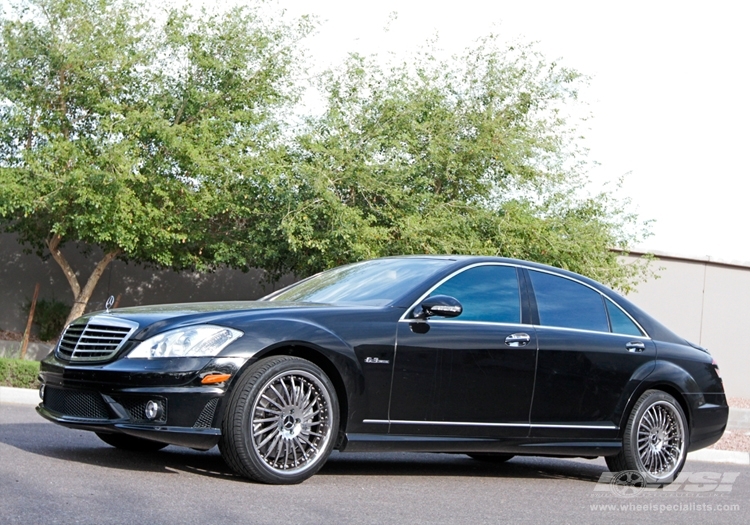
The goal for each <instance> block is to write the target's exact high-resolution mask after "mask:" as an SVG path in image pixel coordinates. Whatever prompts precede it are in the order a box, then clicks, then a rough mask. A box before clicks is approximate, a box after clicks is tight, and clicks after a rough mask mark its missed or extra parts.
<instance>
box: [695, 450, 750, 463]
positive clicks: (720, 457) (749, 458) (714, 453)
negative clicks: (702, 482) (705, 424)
mask: <svg viewBox="0 0 750 525" xmlns="http://www.w3.org/2000/svg"><path fill="white" fill-rule="evenodd" d="M687 458H688V459H689V460H693V461H705V462H707V463H734V464H735V465H750V452H737V451H734V450H715V449H713V448H703V449H701V450H696V451H695V452H691V453H690V454H688V457H687Z"/></svg>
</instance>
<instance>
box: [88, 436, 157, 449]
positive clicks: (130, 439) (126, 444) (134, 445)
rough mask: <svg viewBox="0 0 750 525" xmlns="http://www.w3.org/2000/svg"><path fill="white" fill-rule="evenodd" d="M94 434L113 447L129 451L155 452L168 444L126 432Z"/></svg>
mask: <svg viewBox="0 0 750 525" xmlns="http://www.w3.org/2000/svg"><path fill="white" fill-rule="evenodd" d="M96 435H97V436H99V439H101V440H102V441H104V442H105V443H106V444H107V445H112V446H113V447H115V448H120V449H122V450H130V451H131V452H156V451H157V450H161V449H163V448H164V447H166V446H168V444H167V443H160V442H159V441H151V440H150V439H143V438H139V437H135V436H128V435H127V434H107V433H105V432H97V433H96Z"/></svg>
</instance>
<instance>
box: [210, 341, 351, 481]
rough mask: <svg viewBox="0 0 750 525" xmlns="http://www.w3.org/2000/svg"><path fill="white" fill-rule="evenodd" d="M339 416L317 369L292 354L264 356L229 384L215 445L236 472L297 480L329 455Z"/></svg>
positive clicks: (264, 478) (325, 379)
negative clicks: (289, 355) (231, 385)
mask: <svg viewBox="0 0 750 525" xmlns="http://www.w3.org/2000/svg"><path fill="white" fill-rule="evenodd" d="M338 417H339V409H338V401H337V398H336V392H335V390H334V388H333V385H332V384H331V382H330V380H329V379H328V377H327V376H326V374H325V373H324V372H323V371H322V370H321V369H320V368H318V367H317V366H316V365H314V364H313V363H311V362H309V361H306V360H304V359H299V358H295V357H287V356H279V357H271V358H268V359H263V360H261V361H259V362H258V363H256V364H255V365H254V366H252V367H251V368H250V369H248V371H247V372H245V374H243V376H242V377H241V378H240V379H239V382H238V384H237V386H236V387H235V388H234V391H233V394H232V396H231V398H230V400H229V403H228V405H227V411H226V413H225V416H224V422H223V425H222V437H221V441H220V442H219V448H220V449H221V453H222V456H223V457H224V460H225V461H226V462H227V463H228V464H229V466H230V467H232V468H233V469H234V470H235V471H237V472H238V473H239V474H242V475H244V476H247V477H249V478H252V479H255V480H257V481H262V482H264V483H276V484H282V483H299V482H301V481H304V480H305V479H307V478H309V477H310V476H312V475H313V474H315V472H317V471H318V469H320V467H322V466H323V463H325V461H326V459H327V458H328V456H329V455H330V453H331V449H332V448H333V445H334V441H335V439H336V434H337V431H338Z"/></svg>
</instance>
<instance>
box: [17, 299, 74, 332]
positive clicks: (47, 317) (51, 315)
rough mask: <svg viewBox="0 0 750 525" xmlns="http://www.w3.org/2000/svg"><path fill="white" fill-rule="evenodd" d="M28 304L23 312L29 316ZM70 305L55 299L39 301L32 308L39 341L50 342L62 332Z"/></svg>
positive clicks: (29, 305)
mask: <svg viewBox="0 0 750 525" xmlns="http://www.w3.org/2000/svg"><path fill="white" fill-rule="evenodd" d="M30 307H31V304H30V303H26V304H25V305H24V308H23V309H24V312H26V315H27V316H28V314H29V308H30ZM68 312H70V305H68V304H66V303H64V302H62V301H58V300H57V299H54V298H53V299H39V300H38V301H37V302H36V308H34V324H35V325H36V326H38V327H39V339H41V340H42V341H52V340H53V339H57V337H58V336H59V335H60V333H61V332H62V329H63V328H64V327H65V320H66V319H67V318H68Z"/></svg>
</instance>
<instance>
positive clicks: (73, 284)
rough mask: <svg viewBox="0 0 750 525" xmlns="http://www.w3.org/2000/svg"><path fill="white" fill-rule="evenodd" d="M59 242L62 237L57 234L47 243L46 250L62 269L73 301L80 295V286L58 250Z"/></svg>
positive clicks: (68, 264)
mask: <svg viewBox="0 0 750 525" xmlns="http://www.w3.org/2000/svg"><path fill="white" fill-rule="evenodd" d="M60 241H62V237H60V235H59V234H57V233H56V234H54V235H53V236H52V238H51V239H50V240H49V241H47V248H48V249H49V252H50V253H51V254H52V258H53V259H54V260H55V262H56V263H57V264H58V265H59V266H60V268H62V271H63V273H64V274H65V278H66V279H67V280H68V284H70V289H71V290H72V291H73V298H74V300H77V299H78V296H79V295H80V293H81V285H80V284H79V283H78V277H76V273H75V272H74V271H73V268H72V267H71V266H70V263H68V260H67V259H66V258H65V256H64V255H63V254H62V252H61V251H60V249H59V247H60Z"/></svg>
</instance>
